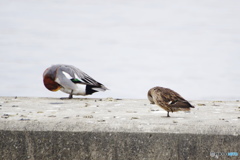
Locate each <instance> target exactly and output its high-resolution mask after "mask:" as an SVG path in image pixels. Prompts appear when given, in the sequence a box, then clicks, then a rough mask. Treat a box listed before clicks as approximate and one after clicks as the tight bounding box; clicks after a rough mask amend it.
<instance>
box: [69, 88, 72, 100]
mask: <svg viewBox="0 0 240 160" xmlns="http://www.w3.org/2000/svg"><path fill="white" fill-rule="evenodd" d="M72 93H73V90H72V91H71V93H70V94H69V97H68V99H72V98H73V95H72Z"/></svg>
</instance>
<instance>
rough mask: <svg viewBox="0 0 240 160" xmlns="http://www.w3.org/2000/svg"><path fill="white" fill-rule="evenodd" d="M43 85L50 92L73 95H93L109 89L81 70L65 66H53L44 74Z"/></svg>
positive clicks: (70, 96)
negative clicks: (59, 91)
mask: <svg viewBox="0 0 240 160" xmlns="http://www.w3.org/2000/svg"><path fill="white" fill-rule="evenodd" d="M43 83H44V85H45V87H46V88H47V89H48V90H50V91H58V90H61V91H62V92H65V93H68V94H69V97H68V98H69V99H71V98H72V96H73V95H83V96H84V95H91V94H93V93H95V92H98V91H105V90H107V88H106V87H105V86H104V85H103V84H101V83H99V82H97V81H96V80H94V79H93V78H92V77H90V76H89V75H87V74H86V73H84V72H83V71H81V70H80V69H78V68H76V67H74V66H72V65H65V64H57V65H52V66H51V67H49V68H47V69H46V70H45V71H44V73H43Z"/></svg>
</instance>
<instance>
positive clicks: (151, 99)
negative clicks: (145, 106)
mask: <svg viewBox="0 0 240 160" xmlns="http://www.w3.org/2000/svg"><path fill="white" fill-rule="evenodd" d="M152 90H153V89H150V90H149V91H148V94H147V96H148V100H149V101H150V103H151V104H154V101H153V97H152Z"/></svg>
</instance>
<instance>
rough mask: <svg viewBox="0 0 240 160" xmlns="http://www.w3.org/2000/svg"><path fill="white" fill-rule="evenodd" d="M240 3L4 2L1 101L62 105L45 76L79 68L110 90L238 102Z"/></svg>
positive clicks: (0, 11)
mask: <svg viewBox="0 0 240 160" xmlns="http://www.w3.org/2000/svg"><path fill="white" fill-rule="evenodd" d="M239 6H240V1H238V0H227V1H224V0H201V1H199V0H183V1H177V0H170V1H159V0H130V1H129V0H114V1H110V0H102V1H96V0H91V1H83V0H61V1H56V0H43V1H42V0H41V1H40V0H37V1H31V0H15V1H13V0H9V1H7V0H0V73H1V78H0V96H34V97H64V96H67V95H66V94H65V93H62V92H60V91H59V92H50V91H48V90H47V89H46V88H45V87H44V86H43V83H42V73H43V72H44V70H45V69H46V68H47V67H49V66H51V65H52V64H58V63H64V64H71V65H74V66H76V67H78V68H80V69H81V70H83V71H84V72H86V73H87V74H89V75H90V76H92V77H93V78H94V79H96V80H98V81H99V82H101V83H103V84H104V85H105V86H107V87H108V88H109V89H110V90H109V91H106V92H99V93H95V94H94V95H91V96H88V97H114V98H146V94H147V91H148V90H149V89H150V88H151V87H154V86H163V87H168V88H171V89H173V90H175V91H177V92H179V93H180V94H181V95H182V96H183V97H185V98H186V99H189V100H237V99H240V63H239V61H240V9H239Z"/></svg>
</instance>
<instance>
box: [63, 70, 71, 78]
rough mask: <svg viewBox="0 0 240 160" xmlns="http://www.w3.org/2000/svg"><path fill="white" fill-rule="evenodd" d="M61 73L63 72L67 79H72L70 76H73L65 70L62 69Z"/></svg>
mask: <svg viewBox="0 0 240 160" xmlns="http://www.w3.org/2000/svg"><path fill="white" fill-rule="evenodd" d="M62 73H63V74H64V76H66V78H68V79H72V78H73V77H72V76H70V75H69V74H68V73H67V72H64V71H62Z"/></svg>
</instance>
